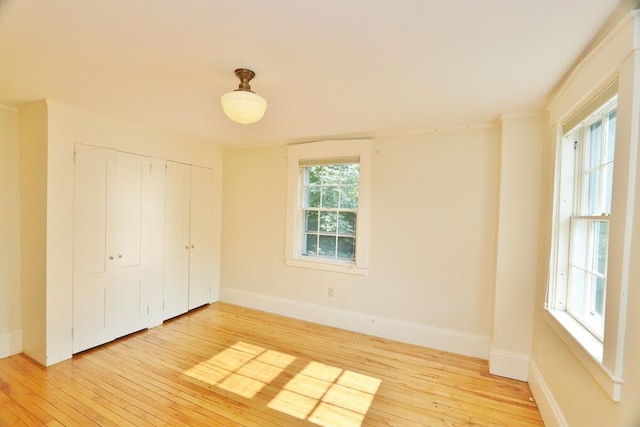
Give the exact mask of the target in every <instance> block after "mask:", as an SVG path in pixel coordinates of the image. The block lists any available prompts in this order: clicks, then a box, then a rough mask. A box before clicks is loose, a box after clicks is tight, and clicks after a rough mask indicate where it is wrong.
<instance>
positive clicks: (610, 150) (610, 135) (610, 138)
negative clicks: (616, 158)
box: [605, 111, 617, 162]
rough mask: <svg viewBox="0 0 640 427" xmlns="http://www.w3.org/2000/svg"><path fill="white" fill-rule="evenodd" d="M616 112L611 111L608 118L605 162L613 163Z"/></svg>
mask: <svg viewBox="0 0 640 427" xmlns="http://www.w3.org/2000/svg"><path fill="white" fill-rule="evenodd" d="M616 116H617V114H616V111H612V112H610V113H609V116H608V119H609V120H608V126H607V153H606V157H605V162H613V154H614V152H615V147H616V118H617V117H616Z"/></svg>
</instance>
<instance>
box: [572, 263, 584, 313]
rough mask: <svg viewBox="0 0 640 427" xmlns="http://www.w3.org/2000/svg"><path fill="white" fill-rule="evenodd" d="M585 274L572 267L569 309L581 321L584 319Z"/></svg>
mask: <svg viewBox="0 0 640 427" xmlns="http://www.w3.org/2000/svg"><path fill="white" fill-rule="evenodd" d="M584 288H585V272H584V270H582V269H580V268H576V267H571V283H570V289H569V308H570V309H571V311H572V312H573V314H574V315H576V316H577V317H578V318H579V319H580V320H582V319H583V318H584V303H585V301H584Z"/></svg>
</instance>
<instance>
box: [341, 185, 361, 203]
mask: <svg viewBox="0 0 640 427" xmlns="http://www.w3.org/2000/svg"><path fill="white" fill-rule="evenodd" d="M340 208H342V209H357V208H358V185H357V184H356V185H351V184H349V185H343V186H342V187H341V188H340Z"/></svg>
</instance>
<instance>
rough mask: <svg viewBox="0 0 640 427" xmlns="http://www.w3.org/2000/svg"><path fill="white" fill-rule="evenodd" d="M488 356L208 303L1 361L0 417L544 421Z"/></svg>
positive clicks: (229, 422) (1, 421)
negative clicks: (85, 343)
mask: <svg viewBox="0 0 640 427" xmlns="http://www.w3.org/2000/svg"><path fill="white" fill-rule="evenodd" d="M530 396H531V394H530V390H529V387H528V385H527V384H526V383H523V382H519V381H515V380H509V379H505V378H500V377H495V376H492V375H489V373H488V367H487V362H486V361H484V360H480V359H474V358H469V357H464V356H458V355H453V354H449V353H444V352H441V351H436V350H431V349H426V348H422V347H417V346H412V345H407V344H401V343H397V342H393V341H389V340H384V339H380V338H374V337H370V336H366V335H361V334H355V333H351V332H346V331H343V330H338V329H333V328H328V327H324V326H319V325H315V324H311V323H306V322H301V321H298V320H292V319H289V318H285V317H281V316H275V315H271V314H267V313H263V312H259V311H255V310H250V309H245V308H241V307H237V306H233V305H229V304H223V303H216V304H213V305H211V306H207V307H204V308H201V309H198V310H195V311H193V312H190V313H188V314H186V315H184V316H181V317H179V318H176V319H173V320H171V321H168V322H165V323H164V325H162V326H159V327H156V328H153V329H151V330H148V331H143V332H139V333H136V334H133V335H130V336H127V337H124V338H122V339H120V340H118V341H115V342H113V343H110V344H106V345H104V346H101V347H99V348H95V349H92V350H88V351H86V352H84V353H81V354H78V355H76V356H74V357H73V359H72V360H69V361H66V362H62V363H59V364H57V365H54V366H52V367H49V368H47V369H45V368H43V367H41V366H40V365H38V364H36V363H35V362H33V361H32V360H30V359H29V358H28V357H26V356H24V355H16V356H12V357H8V358H5V359H2V360H0V425H2V426H4V425H8V426H19V425H28V426H36V425H47V426H63V425H64V426H90V425H113V426H125V425H131V426H158V425H171V426H193V425H203V426H238V425H240V426H290V425H310V426H315V425H317V426H338V427H352V426H379V425H385V426H386V425H390V426H510V427H511V426H522V427H526V426H542V425H543V423H542V420H541V418H540V414H539V412H538V409H537V407H536V405H535V403H534V402H533V401H532V400H531V398H530Z"/></svg>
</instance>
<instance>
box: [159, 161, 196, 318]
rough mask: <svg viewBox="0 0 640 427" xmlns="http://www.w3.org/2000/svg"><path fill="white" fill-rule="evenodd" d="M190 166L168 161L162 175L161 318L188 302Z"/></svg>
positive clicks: (181, 310) (179, 311)
mask: <svg viewBox="0 0 640 427" xmlns="http://www.w3.org/2000/svg"><path fill="white" fill-rule="evenodd" d="M190 170H191V168H190V166H188V165H185V164H181V163H174V162H167V165H166V178H165V228H164V230H165V243H164V248H165V252H164V304H163V307H164V309H163V316H164V319H169V318H171V317H175V316H177V315H179V314H182V313H186V312H187V310H188V308H189V307H188V305H189V221H190V207H189V204H190V187H191V172H190Z"/></svg>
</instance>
